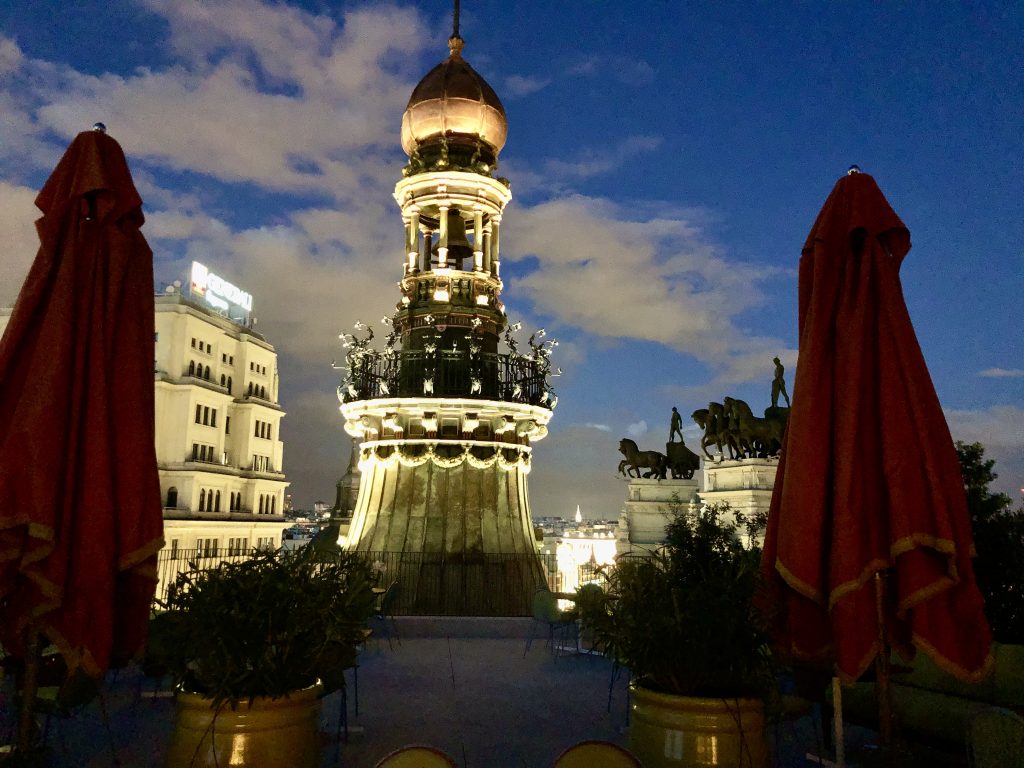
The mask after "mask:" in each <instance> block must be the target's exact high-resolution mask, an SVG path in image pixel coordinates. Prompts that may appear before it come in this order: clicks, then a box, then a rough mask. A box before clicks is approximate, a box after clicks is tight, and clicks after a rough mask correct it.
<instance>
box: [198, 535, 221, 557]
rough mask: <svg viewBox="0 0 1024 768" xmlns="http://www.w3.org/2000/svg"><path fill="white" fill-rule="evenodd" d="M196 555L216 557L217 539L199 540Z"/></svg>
mask: <svg viewBox="0 0 1024 768" xmlns="http://www.w3.org/2000/svg"><path fill="white" fill-rule="evenodd" d="M196 554H197V555H198V556H199V557H216V556H217V539H199V540H198V541H196Z"/></svg>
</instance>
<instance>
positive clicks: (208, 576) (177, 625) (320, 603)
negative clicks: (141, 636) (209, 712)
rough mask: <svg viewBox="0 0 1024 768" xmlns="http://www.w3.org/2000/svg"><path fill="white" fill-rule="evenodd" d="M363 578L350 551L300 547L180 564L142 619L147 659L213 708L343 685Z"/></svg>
mask: <svg viewBox="0 0 1024 768" xmlns="http://www.w3.org/2000/svg"><path fill="white" fill-rule="evenodd" d="M372 587H373V578H372V573H371V570H370V566H369V565H368V564H367V563H366V561H365V560H364V559H363V558H361V557H359V556H358V555H355V554H353V553H348V552H341V553H338V554H336V555H331V556H329V557H325V556H324V555H323V554H322V553H318V552H316V551H314V550H312V549H309V548H308V547H307V548H305V549H303V550H299V551H298V552H296V553H291V554H286V553H282V554H276V553H273V552H260V553H256V554H254V556H253V557H252V559H250V560H246V561H243V562H235V563H222V564H220V565H219V566H218V567H217V568H214V569H212V570H206V571H195V570H193V571H192V572H187V573H181V574H179V575H178V578H177V581H176V582H175V584H173V585H172V587H171V589H170V591H169V594H168V597H167V600H166V601H165V602H164V603H163V604H162V606H161V607H162V608H164V609H165V611H164V612H162V613H159V614H157V616H156V617H155V618H154V619H153V621H152V622H151V626H150V641H149V645H148V648H147V658H148V661H149V663H150V664H152V665H154V666H156V667H162V668H164V669H166V670H167V671H168V672H169V673H170V674H171V675H173V677H174V678H175V680H176V681H177V682H178V683H179V684H180V685H181V686H182V687H183V688H184V689H185V690H188V691H192V692H195V693H200V694H203V695H205V696H207V697H209V698H211V699H212V700H213V704H214V706H215V707H219V706H220V705H221V704H222V703H224V702H225V701H229V702H230V703H231V705H232V706H235V705H236V704H237V703H238V701H239V700H242V699H249V700H252V699H253V698H255V697H257V696H267V697H270V698H279V697H281V696H284V695H286V694H287V693H289V692H290V691H295V690H300V689H302V688H306V687H308V686H310V685H313V684H314V683H315V682H316V681H317V680H318V679H319V680H321V681H322V682H323V684H324V688H325V690H326V691H331V690H336V689H338V688H340V687H342V686H344V684H345V678H344V670H345V669H346V668H348V667H351V666H352V665H353V664H354V663H355V660H356V646H357V645H358V644H359V643H361V642H362V640H363V639H364V634H365V633H364V628H365V626H366V621H367V619H368V618H369V616H370V615H371V614H372V612H373V606H374V599H375V597H374V594H373V591H372Z"/></svg>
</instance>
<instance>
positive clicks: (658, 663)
mask: <svg viewBox="0 0 1024 768" xmlns="http://www.w3.org/2000/svg"><path fill="white" fill-rule="evenodd" d="M730 517H732V515H731V513H730V512H729V510H728V509H727V508H719V507H710V508H707V509H704V510H701V511H696V510H688V509H686V508H685V507H683V506H682V505H681V504H676V505H674V509H673V513H672V518H671V521H670V522H669V524H668V526H667V527H666V531H665V533H666V537H665V546H664V547H663V548H662V549H661V550H660V551H658V552H656V553H654V554H652V555H650V556H634V557H629V556H627V557H622V558H619V560H618V562H617V563H616V564H615V566H614V567H612V568H611V569H609V570H608V571H607V573H606V576H607V580H608V585H607V594H606V595H603V596H591V595H588V596H587V599H585V600H582V601H580V603H579V607H580V610H581V613H582V618H583V622H584V625H585V626H587V627H588V628H589V629H591V630H592V631H593V633H594V636H595V638H596V641H597V645H598V647H599V648H601V649H602V650H604V651H605V652H606V653H608V654H609V655H611V656H613V657H615V658H616V659H618V660H619V662H620V663H622V664H623V665H625V666H627V667H629V668H630V669H631V670H632V671H633V674H634V675H635V676H636V677H637V678H638V679H639V680H640V681H641V682H642V683H643V684H644V685H645V686H646V687H648V688H651V689H653V690H658V691H662V692H665V693H674V694H679V695H687V696H711V697H719V696H724V697H730V698H731V697H736V696H765V695H767V693H768V691H769V690H770V689H771V686H772V684H773V682H774V677H773V667H772V663H771V658H770V653H769V650H768V637H767V635H766V633H765V630H764V627H763V623H762V622H761V621H760V620H759V618H758V616H757V615H756V613H755V611H754V608H753V606H752V599H753V595H754V590H755V587H756V584H757V579H758V573H759V563H760V551H759V550H758V549H756V548H751V549H748V548H745V547H744V546H743V545H742V544H741V541H740V533H741V532H742V531H743V529H744V527H745V526H746V521H744V520H743V519H742V517H741V516H739V515H737V517H738V518H739V520H738V521H737V522H733V521H732V520H730V519H729V518H730Z"/></svg>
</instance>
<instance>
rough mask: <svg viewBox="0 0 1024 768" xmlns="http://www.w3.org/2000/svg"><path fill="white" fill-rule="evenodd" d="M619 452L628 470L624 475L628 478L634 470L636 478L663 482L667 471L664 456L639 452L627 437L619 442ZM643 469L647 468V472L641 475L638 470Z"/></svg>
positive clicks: (654, 452) (651, 452)
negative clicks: (651, 478)
mask: <svg viewBox="0 0 1024 768" xmlns="http://www.w3.org/2000/svg"><path fill="white" fill-rule="evenodd" d="M619 452H620V453H621V454H622V455H623V456H625V457H626V464H627V465H628V469H627V470H626V474H627V475H628V476H629V477H633V476H634V475H633V471H634V470H636V477H655V478H657V479H658V480H664V479H665V475H666V472H667V469H668V460H667V459H666V458H665V455H664V454H662V453H658V452H657V451H641V450H640V449H639V448H638V447H637V445H636V443H635V442H633V441H632V440H630V439H629V438H628V437H624V438H622V439H621V440H619ZM643 467H648V468H649V469H650V471H649V472H647V473H645V474H641V473H640V470H641V468H643Z"/></svg>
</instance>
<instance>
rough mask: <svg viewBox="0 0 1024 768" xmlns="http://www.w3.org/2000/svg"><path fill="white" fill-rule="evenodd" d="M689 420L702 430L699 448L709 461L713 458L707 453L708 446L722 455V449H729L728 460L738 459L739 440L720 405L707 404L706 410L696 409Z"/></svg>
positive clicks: (739, 453) (723, 408)
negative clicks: (715, 448)
mask: <svg viewBox="0 0 1024 768" xmlns="http://www.w3.org/2000/svg"><path fill="white" fill-rule="evenodd" d="M691 418H692V419H693V420H694V421H695V422H696V424H697V426H698V427H700V428H701V429H703V430H704V436H703V437H702V438H701V439H700V448H701V450H702V451H704V455H705V456H707V457H708V459H709V460H713V459H714V458H715V457H714V456H712V455H711V454H710V453H709V452H708V446H709V445H711V444H714V445H715V446H716V447H717V448H718V452H719V453H721V454H723V455H724V453H725V452H724V450H723V449H724V448H728V449H729V458H731V459H735V458H737V457H739V456H740V455H742V454H741V452H740V445H739V439H738V437H737V435H736V433H735V431H734V428H733V426H732V425H730V423H729V415H728V413H726V410H725V407H724V406H723V405H722V404H721V403H708V407H707V408H698V409H697V410H696V411H694V412H693V414H691Z"/></svg>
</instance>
